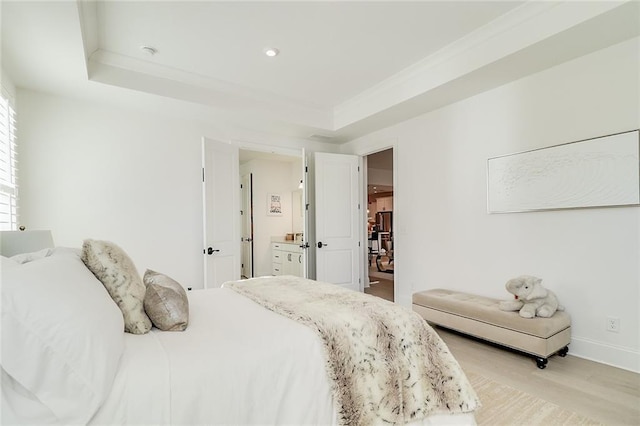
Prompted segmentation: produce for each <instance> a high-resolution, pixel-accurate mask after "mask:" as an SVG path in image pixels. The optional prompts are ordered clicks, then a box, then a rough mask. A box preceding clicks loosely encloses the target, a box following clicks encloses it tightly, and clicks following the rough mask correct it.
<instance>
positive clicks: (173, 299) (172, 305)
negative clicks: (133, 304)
mask: <svg viewBox="0 0 640 426" xmlns="http://www.w3.org/2000/svg"><path fill="white" fill-rule="evenodd" d="M144 284H145V285H146V286H147V294H146V295H145V296H144V309H145V311H146V312H147V315H149V318H151V321H152V322H153V325H155V326H156V327H157V328H159V329H160V330H164V331H184V330H185V329H186V328H187V325H189V300H188V299H187V292H186V291H184V288H183V287H182V286H181V285H180V284H179V283H178V282H176V281H175V280H174V279H172V278H170V277H168V276H166V275H164V274H160V273H158V272H155V271H152V270H150V269H147V271H146V272H145V273H144Z"/></svg>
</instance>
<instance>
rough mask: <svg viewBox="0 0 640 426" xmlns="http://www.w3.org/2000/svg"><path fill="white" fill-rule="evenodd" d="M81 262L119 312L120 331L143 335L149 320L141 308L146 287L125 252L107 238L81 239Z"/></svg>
mask: <svg viewBox="0 0 640 426" xmlns="http://www.w3.org/2000/svg"><path fill="white" fill-rule="evenodd" d="M82 261H83V262H84V264H85V265H87V268H89V270H90V271H91V272H93V274H94V275H95V276H96V277H97V278H98V279H99V280H100V281H101V282H102V284H104V286H105V287H106V289H107V291H108V292H109V295H110V296H111V298H112V299H113V300H114V301H115V302H116V303H117V305H118V307H119V308H120V310H121V311H122V315H123V317H124V331H126V332H128V333H133V334H145V333H147V332H148V331H149V330H151V320H150V319H149V317H148V316H147V314H146V313H145V311H144V294H145V291H146V288H145V286H144V283H143V282H142V279H141V278H140V275H138V270H137V269H136V266H135V265H134V263H133V261H132V260H131V259H130V258H129V256H127V253H125V252H124V250H122V249H121V248H120V247H118V246H117V245H115V244H114V243H112V242H109V241H97V240H85V241H84V243H83V244H82Z"/></svg>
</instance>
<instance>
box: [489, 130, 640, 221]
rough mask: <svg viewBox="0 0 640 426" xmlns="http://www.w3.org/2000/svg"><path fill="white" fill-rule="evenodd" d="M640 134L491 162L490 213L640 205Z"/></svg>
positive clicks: (518, 155)
mask: <svg viewBox="0 0 640 426" xmlns="http://www.w3.org/2000/svg"><path fill="white" fill-rule="evenodd" d="M639 159H640V137H639V131H638V130H632V131H628V132H623V133H616V134H613V135H607V136H601V137H596V138H593V139H587V140H582V141H577V142H570V143H566V144H562V145H556V146H551V147H548V148H540V149H535V150H532V151H526V152H521V153H517V154H510V155H504V156H499V157H494V158H489V159H488V160H487V210H488V212H489V213H511V212H527V211H537V210H555V209H572V208H588V207H607V206H638V205H640V161H639Z"/></svg>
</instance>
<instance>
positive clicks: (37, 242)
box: [0, 231, 53, 257]
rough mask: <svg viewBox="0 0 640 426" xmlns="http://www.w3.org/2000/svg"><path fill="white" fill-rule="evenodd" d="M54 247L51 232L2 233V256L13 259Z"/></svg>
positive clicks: (0, 252) (0, 246)
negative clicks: (19, 255) (23, 254)
mask: <svg viewBox="0 0 640 426" xmlns="http://www.w3.org/2000/svg"><path fill="white" fill-rule="evenodd" d="M52 247H53V237H52V236H51V231H0V255H2V256H6V257H11V256H15V255H16V254H21V253H31V252H34V251H38V250H42V249H45V248H52Z"/></svg>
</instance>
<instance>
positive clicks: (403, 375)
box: [224, 276, 480, 425]
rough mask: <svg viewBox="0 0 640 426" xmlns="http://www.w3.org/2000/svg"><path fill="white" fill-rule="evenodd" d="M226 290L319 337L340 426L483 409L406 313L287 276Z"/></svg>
mask: <svg viewBox="0 0 640 426" xmlns="http://www.w3.org/2000/svg"><path fill="white" fill-rule="evenodd" d="M224 287H225V288H230V289H232V290H234V291H236V292H237V293H240V294H242V295H244V296H246V297H248V298H250V299H252V300H253V301H255V302H257V303H259V304H260V305H262V306H264V307H266V308H268V309H270V310H272V311H274V312H276V313H279V314H281V315H283V316H285V317H287V318H290V319H293V320H295V321H298V322H300V323H302V324H304V325H307V326H309V327H311V328H312V329H313V330H314V331H316V332H317V333H318V335H319V336H320V338H321V339H322V342H323V344H324V348H325V352H326V362H327V364H326V370H327V373H328V375H329V377H330V379H331V382H332V390H333V396H334V399H335V401H336V404H337V407H336V409H337V412H338V421H339V422H340V424H342V425H373V424H383V423H386V424H404V423H408V422H411V421H415V420H420V419H422V418H425V417H427V416H429V415H430V414H435V413H462V412H469V411H473V410H475V409H476V408H478V407H479V406H480V403H479V401H478V397H477V395H476V394H475V392H474V390H473V389H472V387H471V385H470V384H469V381H468V380H467V378H466V376H465V375H464V373H463V371H462V369H461V368H460V366H459V364H458V362H457V361H456V360H455V359H454V358H453V356H452V355H451V353H450V352H449V349H448V348H447V346H446V345H445V344H444V342H443V341H442V340H441V339H440V337H439V336H438V335H437V334H436V333H435V331H433V329H432V328H431V327H430V326H429V325H428V324H427V323H426V322H425V321H424V320H423V319H422V317H420V316H419V315H418V314H416V313H415V312H413V311H411V310H409V309H406V308H404V307H401V306H399V305H396V304H394V303H391V302H388V301H386V300H383V299H379V298H377V297H373V296H369V295H366V294H363V293H358V292H354V291H351V290H348V289H345V288H342V287H339V286H337V285H333V284H326V283H321V282H317V281H311V280H306V279H303V278H297V277H292V276H281V277H263V278H252V279H248V280H243V281H234V282H229V283H226V284H224Z"/></svg>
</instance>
